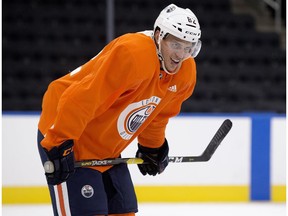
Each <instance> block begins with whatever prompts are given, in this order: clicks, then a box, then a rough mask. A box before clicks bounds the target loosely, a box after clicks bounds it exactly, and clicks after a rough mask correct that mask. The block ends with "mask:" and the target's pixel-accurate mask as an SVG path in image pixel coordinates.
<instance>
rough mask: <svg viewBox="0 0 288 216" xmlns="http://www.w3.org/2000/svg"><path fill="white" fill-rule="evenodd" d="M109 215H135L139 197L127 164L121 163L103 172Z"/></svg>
mask: <svg viewBox="0 0 288 216" xmlns="http://www.w3.org/2000/svg"><path fill="white" fill-rule="evenodd" d="M103 182H104V186H105V190H106V193H107V199H108V212H109V215H117V216H119V215H121V216H134V215H135V213H136V212H137V211H138V206H137V198H136V194H135V190H134V186H133V183H132V179H131V176H130V173H129V170H128V167H127V164H119V165H116V166H113V167H112V168H111V169H109V170H108V171H106V172H104V173H103Z"/></svg>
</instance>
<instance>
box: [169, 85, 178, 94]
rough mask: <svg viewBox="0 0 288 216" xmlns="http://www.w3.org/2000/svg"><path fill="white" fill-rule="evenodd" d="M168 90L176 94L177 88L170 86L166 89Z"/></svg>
mask: <svg viewBox="0 0 288 216" xmlns="http://www.w3.org/2000/svg"><path fill="white" fill-rule="evenodd" d="M168 90H169V91H171V92H177V87H176V85H173V86H170V87H169V88H168Z"/></svg>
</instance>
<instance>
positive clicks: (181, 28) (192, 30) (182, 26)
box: [154, 4, 201, 57]
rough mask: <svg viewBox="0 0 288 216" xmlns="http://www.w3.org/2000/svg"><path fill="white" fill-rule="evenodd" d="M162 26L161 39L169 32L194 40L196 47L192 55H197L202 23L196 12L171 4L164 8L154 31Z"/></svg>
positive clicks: (183, 38) (186, 39)
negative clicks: (200, 23)
mask: <svg viewBox="0 0 288 216" xmlns="http://www.w3.org/2000/svg"><path fill="white" fill-rule="evenodd" d="M157 27H159V28H160V35H159V36H160V39H163V37H164V36H165V35H167V34H172V35H174V36H175V37H177V38H179V39H182V40H185V41H188V42H192V43H193V44H195V49H194V51H193V53H192V57H196V56H197V54H198V53H199V51H200V49H201V41H200V40H199V39H200V37H201V30H200V25H199V22H198V19H197V17H196V16H195V14H194V13H193V12H192V11H191V10H190V9H188V8H186V9H183V8H180V7H178V6H176V5H175V4H170V5H168V6H167V7H166V8H164V9H163V10H162V11H161V13H160V14H159V16H158V18H157V19H156V21H155V23H154V32H155V30H156V28H157Z"/></svg>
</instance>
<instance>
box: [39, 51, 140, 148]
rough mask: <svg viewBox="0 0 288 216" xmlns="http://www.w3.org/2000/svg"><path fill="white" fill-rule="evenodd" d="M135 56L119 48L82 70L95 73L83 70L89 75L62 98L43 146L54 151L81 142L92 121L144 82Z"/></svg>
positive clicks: (92, 61)
mask: <svg viewBox="0 0 288 216" xmlns="http://www.w3.org/2000/svg"><path fill="white" fill-rule="evenodd" d="M120 56H121V59H120ZM132 57H133V56H131V55H130V53H129V50H127V49H125V47H123V46H119V47H116V48H113V49H112V50H109V52H106V53H101V55H99V56H98V57H97V58H96V59H94V60H90V61H91V62H90V64H93V66H92V67H90V68H89V67H83V68H82V69H81V70H88V68H89V69H90V70H91V72H89V73H87V72H86V71H83V72H84V73H87V75H86V76H85V77H84V78H83V79H81V80H79V81H74V82H73V84H71V85H70V86H69V87H68V88H67V89H66V90H65V92H64V93H63V94H62V95H61V97H60V99H59V103H58V106H57V114H56V118H55V120H54V122H53V124H52V127H51V128H50V129H49V130H48V131H47V133H46V134H45V138H44V139H43V140H42V142H41V144H42V146H43V147H45V148H47V149H51V148H52V147H53V146H57V145H59V144H61V143H62V142H63V141H65V140H67V139H73V140H78V139H79V137H80V136H81V134H82V132H83V130H84V129H85V127H86V125H87V124H88V123H89V121H91V120H92V119H93V118H95V117H96V116H97V115H100V114H101V113H103V112H105V110H107V109H108V108H109V107H110V106H111V105H112V104H113V103H114V102H115V100H116V99H117V98H118V97H119V96H120V95H121V94H122V93H123V92H125V91H126V90H127V89H129V86H130V85H132V84H133V85H134V86H135V84H137V82H140V79H139V80H138V78H137V76H136V75H135V73H133V72H135V69H136V68H135V66H134V64H133V61H131V58H132ZM81 70H79V73H81ZM70 75H71V76H73V75H74V74H70ZM67 76H69V75H67ZM119 80H121V82H119ZM56 91H57V90H56ZM48 105H49V104H48ZM48 105H47V106H48ZM47 109H49V108H47Z"/></svg>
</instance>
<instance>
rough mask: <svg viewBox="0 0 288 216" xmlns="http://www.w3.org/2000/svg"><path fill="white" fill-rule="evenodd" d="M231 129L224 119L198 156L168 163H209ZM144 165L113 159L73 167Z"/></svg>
mask: <svg viewBox="0 0 288 216" xmlns="http://www.w3.org/2000/svg"><path fill="white" fill-rule="evenodd" d="M231 128H232V122H231V121H230V120H229V119H226V120H225V121H224V122H223V123H222V125H221V126H220V128H219V129H218V130H217V132H216V133H215V135H214V136H213V138H212V139H211V141H210V143H209V144H208V146H207V147H206V149H205V150H204V152H203V153H202V154H201V155H200V156H173V157H169V162H170V163H184V162H204V161H209V160H210V158H211V157H212V155H213V154H214V152H215V151H216V149H217V148H218V146H219V145H220V144H221V142H222V140H223V139H224V138H225V136H226V135H227V134H228V133H229V131H230V129H231ZM121 163H125V164H144V163H146V162H144V161H143V160H142V159H141V158H114V159H106V160H84V161H77V162H75V167H91V166H111V165H117V164H121Z"/></svg>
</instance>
